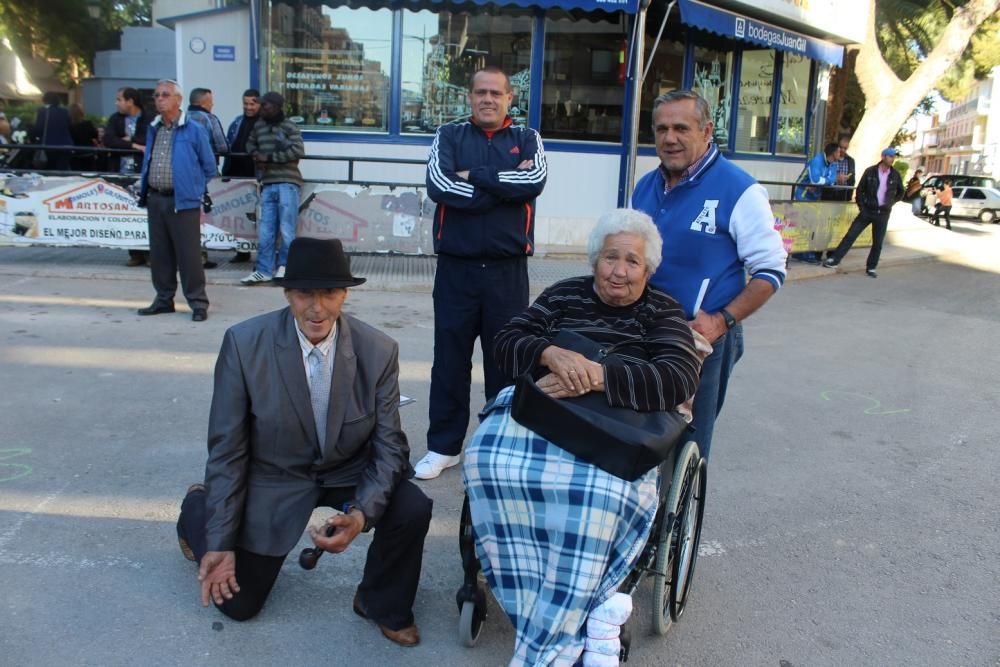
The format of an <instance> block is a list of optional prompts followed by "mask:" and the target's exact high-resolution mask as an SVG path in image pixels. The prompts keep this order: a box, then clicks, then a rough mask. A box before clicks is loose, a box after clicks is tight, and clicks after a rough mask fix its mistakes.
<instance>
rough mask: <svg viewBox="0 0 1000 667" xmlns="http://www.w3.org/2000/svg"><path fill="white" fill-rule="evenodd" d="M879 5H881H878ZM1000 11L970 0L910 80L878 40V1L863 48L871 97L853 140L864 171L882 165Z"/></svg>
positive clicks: (862, 79) (861, 75) (992, 3)
mask: <svg viewBox="0 0 1000 667" xmlns="http://www.w3.org/2000/svg"><path fill="white" fill-rule="evenodd" d="M876 1H877V0H876ZM998 8H1000V0H970V2H968V3H966V4H965V5H964V6H963V7H961V8H959V9H957V10H956V11H955V14H954V16H952V19H951V22H950V23H948V26H947V27H946V28H945V30H944V33H942V35H941V41H940V42H939V43H938V45H937V46H935V47H934V50H933V51H931V52H930V53H929V54H928V55H927V58H925V59H924V61H923V62H921V63H920V66H919V67H917V69H916V70H914V72H913V74H911V75H910V78H908V79H907V80H906V81H901V80H900V79H899V77H897V76H896V75H895V74H894V73H893V72H892V70H891V69H889V66H888V65H887V64H886V62H885V60H884V59H883V58H882V53H881V52H880V51H879V47H878V40H877V39H876V37H875V2H874V1H873V2H872V3H871V8H870V9H869V13H868V35H867V37H866V39H865V41H864V43H863V44H862V45H861V50H860V52H859V54H858V60H857V64H856V67H855V74H856V75H857V77H858V83H859V84H860V85H861V90H863V91H864V93H865V99H866V105H865V114H864V116H862V118H861V122H860V123H858V129H857V131H855V133H854V138H853V139H852V140H851V153H852V154H853V155H854V157H855V159H856V160H857V166H858V170H859V171H861V170H862V169H864V168H866V167H868V166H870V165H873V164H875V163H876V162H878V159H879V154H880V153H881V151H882V149H883V148H885V147H886V146H888V145H889V142H890V141H892V138H893V137H894V136H895V135H896V131H897V130H898V129H899V128H900V127H902V125H903V123H905V122H906V119H907V118H909V116H910V114H911V113H912V112H913V110H914V109H916V108H917V105H918V104H919V103H920V101H921V100H922V99H923V98H924V97H925V96H926V95H927V93H929V92H930V91H931V90H932V89H933V88H934V86H935V84H936V83H937V81H938V80H939V79H940V78H941V77H942V76H944V73H945V72H946V71H947V70H948V68H949V67H951V66H952V65H953V64H954V63H955V62H956V61H957V60H958V59H959V58H960V57H961V56H962V53H963V52H964V51H965V48H966V46H968V44H969V40H970V39H971V38H972V35H973V33H975V32H976V30H977V29H978V28H979V26H980V25H981V24H982V23H983V21H985V20H986V19H988V18H989V17H990V16H992V15H993V14H994V13H995V12H996V11H997V9H998Z"/></svg>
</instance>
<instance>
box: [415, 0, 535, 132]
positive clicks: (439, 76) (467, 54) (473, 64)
mask: <svg viewBox="0 0 1000 667" xmlns="http://www.w3.org/2000/svg"><path fill="white" fill-rule="evenodd" d="M532 23H533V19H532V16H531V15H530V13H527V12H524V11H522V10H507V9H505V10H504V13H503V14H501V15H498V16H492V15H489V14H487V13H485V12H481V13H475V14H473V13H469V12H449V11H437V12H431V11H419V12H415V11H410V10H405V11H404V12H403V58H402V61H403V62H402V81H401V85H402V100H401V108H400V120H401V124H402V127H401V129H402V131H403V132H404V133H418V134H420V133H431V134H432V133H433V132H434V131H435V130H436V129H437V127H438V126H439V125H443V124H444V123H450V122H452V121H455V120H458V119H461V118H467V117H468V116H469V115H470V113H471V110H470V108H469V97H468V93H469V84H470V82H471V80H472V75H473V74H475V73H476V71H478V70H480V69H482V68H483V67H486V66H488V65H492V66H497V67H500V69H502V70H503V71H504V73H505V74H506V75H507V77H508V78H509V79H510V83H511V90H512V92H513V95H514V97H513V100H512V102H511V106H510V111H509V113H510V116H511V118H512V120H513V121H514V123H515V124H518V125H526V124H527V122H528V103H529V97H528V95H529V91H530V88H531V76H530V67H531V35H532Z"/></svg>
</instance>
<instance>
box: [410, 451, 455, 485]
mask: <svg viewBox="0 0 1000 667" xmlns="http://www.w3.org/2000/svg"><path fill="white" fill-rule="evenodd" d="M461 460H462V455H461V454H458V455H456V456H447V455H445V454H438V453H437V452H431V451H428V452H427V453H426V454H424V458H422V459H420V461H419V462H418V463H417V465H415V466H414V467H413V469H414V470H415V471H416V473H415V474H414V475H413V476H414V477H416V478H417V479H434V478H435V477H437V476H438V475H440V474H441V473H442V472H443V471H444V469H445V468H450V467H452V466H457V465H458V464H459V462H460V461H461Z"/></svg>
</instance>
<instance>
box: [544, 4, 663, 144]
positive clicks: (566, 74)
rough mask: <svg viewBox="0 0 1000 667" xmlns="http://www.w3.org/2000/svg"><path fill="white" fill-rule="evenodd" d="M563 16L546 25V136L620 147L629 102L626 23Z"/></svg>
mask: <svg viewBox="0 0 1000 667" xmlns="http://www.w3.org/2000/svg"><path fill="white" fill-rule="evenodd" d="M558 14H559V12H550V13H549V14H548V15H547V17H546V19H545V65H544V73H543V75H542V119H541V123H540V126H541V133H542V136H543V137H545V138H546V139H575V140H580V141H613V142H618V141H620V140H621V131H622V107H623V105H624V102H625V57H626V48H627V44H626V41H625V38H626V30H625V24H624V19H623V18H620V19H615V20H601V21H591V20H589V19H580V20H576V19H573V18H570V17H569V16H568V15H563V16H558ZM646 124H647V126H648V125H649V123H648V122H647V123H646ZM647 134H649V130H648V128H647Z"/></svg>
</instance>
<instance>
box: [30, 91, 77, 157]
mask: <svg viewBox="0 0 1000 667" xmlns="http://www.w3.org/2000/svg"><path fill="white" fill-rule="evenodd" d="M42 103H43V104H44V105H45V106H43V107H42V108H41V109H39V110H38V114H37V115H36V116H35V124H34V126H33V127H32V128H31V140H32V141H33V142H34V143H36V144H44V145H47V146H72V145H73V135H71V134H70V132H69V112H67V111H66V109H64V108H63V107H61V106H59V104H60V102H59V94H58V93H53V92H48V93H45V95H43V96H42ZM45 154H46V157H47V160H46V164H45V165H38V166H37V168H38V169H55V170H57V171H69V168H70V162H69V154H70V151H68V150H49V149H45Z"/></svg>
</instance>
